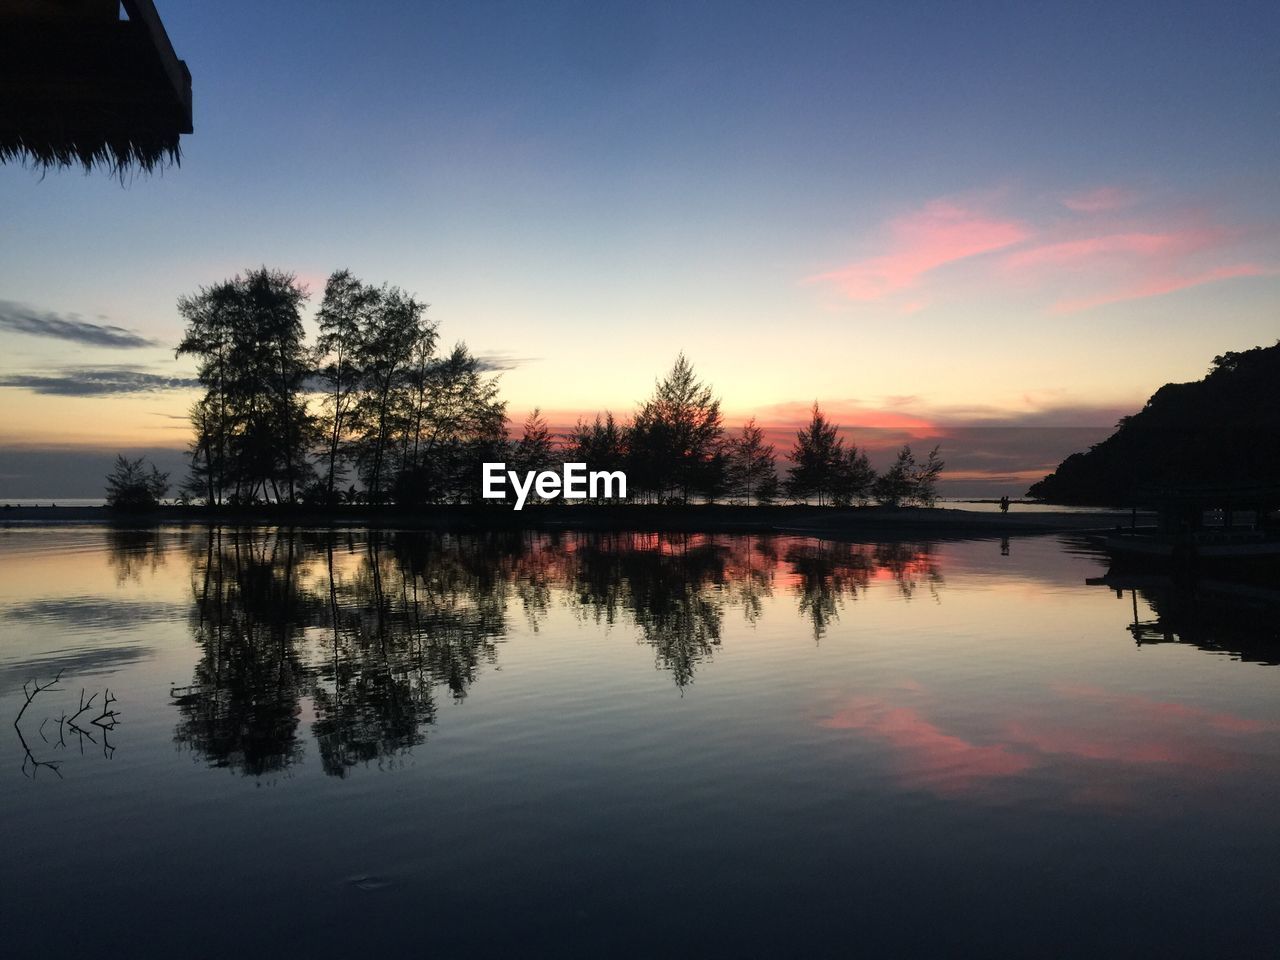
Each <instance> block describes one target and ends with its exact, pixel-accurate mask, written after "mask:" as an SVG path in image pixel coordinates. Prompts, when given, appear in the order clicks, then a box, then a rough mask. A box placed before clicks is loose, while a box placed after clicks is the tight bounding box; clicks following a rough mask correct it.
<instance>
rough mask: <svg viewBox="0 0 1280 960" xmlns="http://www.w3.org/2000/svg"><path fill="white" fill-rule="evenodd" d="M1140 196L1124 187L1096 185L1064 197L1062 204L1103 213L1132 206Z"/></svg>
mask: <svg viewBox="0 0 1280 960" xmlns="http://www.w3.org/2000/svg"><path fill="white" fill-rule="evenodd" d="M1137 199H1138V196H1137V194H1136V193H1134V192H1133V191H1132V190H1127V189H1125V188H1124V187H1114V186H1106V187H1094V188H1092V189H1090V190H1082V191H1080V192H1079V193H1073V194H1071V195H1070V196H1066V197H1063V198H1062V205H1063V206H1064V207H1066V208H1067V209H1068V210H1074V211H1076V212H1077V213H1103V212H1106V211H1108V210H1119V209H1121V208H1123V207H1128V206H1132V205H1133V204H1134V203H1135V202H1137Z"/></svg>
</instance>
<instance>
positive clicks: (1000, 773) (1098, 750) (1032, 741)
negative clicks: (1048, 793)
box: [819, 681, 1274, 808]
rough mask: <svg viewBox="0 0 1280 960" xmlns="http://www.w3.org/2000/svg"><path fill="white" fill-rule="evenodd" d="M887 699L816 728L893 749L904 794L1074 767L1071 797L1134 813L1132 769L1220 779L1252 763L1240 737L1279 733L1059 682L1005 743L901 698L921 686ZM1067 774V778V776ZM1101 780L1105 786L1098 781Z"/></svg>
mask: <svg viewBox="0 0 1280 960" xmlns="http://www.w3.org/2000/svg"><path fill="white" fill-rule="evenodd" d="M895 687H896V692H895V693H891V694H888V695H885V696H880V697H877V696H858V697H854V698H852V699H850V700H847V701H845V702H844V703H843V705H841V706H840V707H839V708H838V709H837V710H835V711H834V712H833V713H832V714H830V715H829V716H827V717H825V718H823V719H822V720H820V721H819V725H820V726H821V727H824V728H826V729H829V730H846V731H856V732H858V733H861V734H863V735H865V736H866V737H868V738H870V739H873V740H876V741H878V742H881V743H884V744H887V745H888V746H889V747H890V748H892V750H893V753H894V762H895V768H896V774H897V776H898V778H899V780H900V782H901V786H902V787H904V788H905V789H921V790H928V791H930V792H933V793H937V794H940V795H954V794H963V793H969V792H972V791H974V790H975V788H978V787H980V786H983V785H987V786H990V785H992V784H995V783H997V782H999V781H1001V780H1006V779H1009V778H1015V777H1018V776H1020V775H1022V774H1025V773H1027V772H1029V771H1032V770H1037V769H1040V770H1043V769H1046V768H1048V767H1049V766H1050V765H1055V764H1056V765H1059V766H1061V765H1063V764H1070V765H1072V767H1073V769H1072V770H1071V771H1069V772H1070V774H1071V778H1072V779H1073V781H1075V782H1074V783H1073V784H1072V786H1071V787H1070V788H1069V791H1068V794H1067V797H1066V798H1067V799H1068V800H1070V801H1072V802H1074V803H1081V804H1087V805H1090V806H1106V807H1116V808H1119V807H1124V806H1131V805H1132V804H1133V803H1134V802H1135V800H1136V794H1135V793H1134V791H1132V790H1131V789H1130V788H1129V786H1127V785H1126V784H1125V783H1124V782H1123V781H1122V779H1120V778H1121V777H1122V776H1123V774H1124V773H1125V772H1126V769H1129V770H1132V769H1134V768H1142V769H1143V770H1144V773H1146V774H1149V773H1150V772H1151V770H1150V768H1151V767H1153V766H1156V767H1158V766H1167V767H1169V768H1170V769H1176V770H1179V771H1185V770H1188V769H1190V770H1198V771H1203V772H1223V771H1227V770H1234V769H1240V768H1243V767H1245V766H1247V765H1248V760H1249V757H1250V754H1249V753H1248V752H1247V750H1246V749H1245V746H1244V745H1242V744H1241V743H1240V740H1241V739H1242V738H1247V737H1250V736H1252V735H1256V734H1261V733H1267V732H1271V731H1272V730H1273V729H1274V727H1273V726H1270V725H1267V724H1264V723H1262V722H1260V721H1256V720H1253V719H1250V718H1248V717H1244V716H1240V715H1238V714H1234V713H1226V712H1221V711H1213V710H1207V709H1204V708H1201V707H1196V706H1191V705H1188V704H1183V703H1177V702H1173V701H1162V700H1155V699H1152V698H1149V697H1144V696H1140V695H1136V694H1127V693H1115V692H1111V691H1107V690H1105V689H1103V688H1101V687H1094V686H1077V685H1058V686H1055V687H1054V688H1053V692H1054V693H1055V694H1057V697H1056V698H1055V699H1053V700H1051V701H1048V702H1046V703H1044V704H1043V705H1041V706H1040V707H1038V708H1033V709H1031V710H1024V711H1022V713H1021V715H1019V716H1014V717H1012V718H1011V719H1009V720H1008V721H1007V722H1006V723H1005V725H1004V727H1003V729H1002V730H1001V732H1000V734H999V736H998V738H997V739H998V742H995V743H979V742H976V741H973V740H970V739H968V738H966V737H965V736H964V735H962V734H961V733H959V732H956V731H954V730H948V729H946V728H944V727H943V726H941V725H939V724H937V723H934V722H933V721H931V720H929V719H928V718H927V716H926V715H925V710H924V709H922V708H921V707H919V706H910V705H904V704H902V703H900V702H897V701H900V700H901V699H902V698H903V697H913V698H918V697H920V696H925V695H926V693H925V691H924V688H922V687H920V686H919V684H917V683H915V682H914V681H912V682H904V683H899V684H896V685H895ZM1066 772H1068V771H1064V773H1066ZM1099 773H1104V774H1105V777H1106V779H1102V780H1094V779H1092V778H1093V777H1095V776H1097V775H1098V774H1099Z"/></svg>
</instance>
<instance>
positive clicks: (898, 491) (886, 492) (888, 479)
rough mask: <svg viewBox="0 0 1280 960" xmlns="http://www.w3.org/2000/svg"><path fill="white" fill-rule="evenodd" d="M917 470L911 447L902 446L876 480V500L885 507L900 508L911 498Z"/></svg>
mask: <svg viewBox="0 0 1280 960" xmlns="http://www.w3.org/2000/svg"><path fill="white" fill-rule="evenodd" d="M917 469H918V468H917V466H916V458H915V457H914V456H913V455H912V453H911V447H909V446H906V445H904V446H903V447H902V449H901V450H899V451H898V456H897V458H896V459H895V460H894V461H893V465H892V466H890V467H889V469H888V470H886V471H885V472H884V473H882V474H881V475H880V476H879V477H878V478H877V479H876V482H875V488H874V491H873V492H874V494H875V498H876V500H878V501H879V502H880V503H882V504H884V505H885V506H887V507H900V506H902V504H903V503H905V502H906V501H907V500H909V499H910V498H911V494H912V491H913V488H914V478H915V475H916V471H917Z"/></svg>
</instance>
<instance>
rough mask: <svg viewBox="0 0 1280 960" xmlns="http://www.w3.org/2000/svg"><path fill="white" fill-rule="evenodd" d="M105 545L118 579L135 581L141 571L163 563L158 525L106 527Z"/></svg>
mask: <svg viewBox="0 0 1280 960" xmlns="http://www.w3.org/2000/svg"><path fill="white" fill-rule="evenodd" d="M107 548H108V549H107V560H108V562H109V563H110V564H111V566H112V568H113V569H114V570H115V573H116V582H117V583H127V582H128V581H130V580H132V581H133V582H135V583H138V582H140V581H141V580H142V574H143V573H151V574H154V573H155V572H156V571H157V570H159V569H160V567H162V566H163V565H164V561H165V550H166V543H165V540H164V534H163V533H162V532H161V530H160V528H158V527H141V528H138V529H133V530H131V529H128V528H125V527H108V528H107Z"/></svg>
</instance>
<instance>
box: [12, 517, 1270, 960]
mask: <svg viewBox="0 0 1280 960" xmlns="http://www.w3.org/2000/svg"><path fill="white" fill-rule="evenodd" d="M1105 571H1106V564H1105V562H1104V561H1103V559H1102V558H1099V557H1097V556H1096V555H1093V554H1091V553H1090V552H1089V551H1088V550H1087V549H1085V548H1084V547H1082V546H1081V545H1079V544H1075V543H1072V542H1070V541H1065V540H1057V539H1053V538H1026V539H1015V540H1013V541H1012V542H1005V543H1004V544H1001V542H1000V541H998V540H987V541H971V542H954V543H934V544H930V543H892V544H846V543H829V542H822V541H817V540H811V539H796V538H785V537H772V538H771V537H731V536H719V537H699V536H693V537H690V536H656V535H575V534H564V535H561V536H549V535H532V534H529V535H522V536H500V537H457V536H440V535H435V534H424V533H421V532H414V533H395V532H381V533H370V532H366V531H352V532H345V531H344V532H339V533H336V534H334V533H332V532H328V531H292V532H287V531H278V530H272V529H263V528H250V529H239V530H236V529H230V528H225V529H215V530H212V531H209V530H205V529H203V528H191V529H178V528H173V529H161V530H154V529H153V530H116V529H95V528H63V529H46V530H20V529H10V530H4V531H0V638H2V639H0V713H2V714H3V716H4V717H5V719H6V724H5V725H4V728H3V729H4V730H6V731H7V733H5V734H3V735H2V736H0V782H2V783H3V789H0V823H2V824H3V825H4V827H3V830H4V842H5V856H4V858H3V860H0V889H2V890H3V913H4V915H5V916H6V919H11V920H12V919H14V918H19V922H7V923H6V924H5V932H4V934H3V936H4V943H5V948H4V950H5V953H6V954H7V955H10V956H26V955H32V954H35V953H37V952H39V953H41V954H44V955H48V954H57V955H71V954H73V953H82V952H83V953H88V952H92V953H93V955H101V954H107V955H114V956H121V957H137V956H159V955H167V956H183V957H187V956H228V955H239V956H267V955H304V954H305V955H310V956H366V955H367V956H378V955H381V954H383V953H384V952H386V951H391V950H395V951H399V952H401V953H406V952H407V953H408V955H413V956H419V955H422V956H425V955H442V956H471V957H475V956H486V955H508V956H509V955H538V954H548V953H556V954H558V955H581V956H626V955H645V956H658V955H663V956H674V955H679V956H771V955H807V956H847V955H853V954H857V953H870V954H885V953H892V954H894V955H912V954H914V955H921V956H937V955H939V954H942V953H957V952H964V953H968V954H970V955H1026V956H1044V955H1065V954H1088V953H1106V954H1111V955H1115V954H1121V955H1159V956H1172V955H1185V956H1196V955H1199V956H1204V955H1215V956H1224V955H1253V956H1260V955H1273V954H1274V952H1275V949H1276V939H1275V938H1276V935H1277V933H1280V922H1278V921H1277V920H1276V918H1275V917H1276V914H1275V910H1274V904H1275V902H1276V895H1277V893H1280V885H1278V884H1277V880H1276V877H1277V871H1276V868H1275V864H1276V863H1277V862H1280V860H1278V857H1277V855H1278V854H1280V802H1278V801H1280V790H1278V787H1280V697H1278V696H1277V694H1278V693H1280V672H1278V671H1277V668H1276V662H1277V660H1278V659H1280V657H1277V653H1278V652H1280V647H1278V646H1277V642H1276V636H1275V634H1276V618H1275V610H1274V607H1273V606H1271V605H1270V599H1269V597H1270V594H1269V592H1268V591H1267V590H1265V589H1264V590H1259V589H1255V588H1249V589H1247V590H1243V591H1242V590H1240V589H1234V588H1232V586H1231V585H1221V584H1218V585H1215V584H1208V585H1201V586H1197V587H1196V588H1195V590H1194V591H1191V590H1189V589H1186V588H1179V589H1173V588H1171V587H1169V586H1167V585H1164V584H1162V583H1160V582H1159V581H1144V582H1143V583H1142V584H1139V586H1141V587H1142V589H1138V590H1124V589H1122V590H1121V591H1120V593H1119V594H1117V592H1116V591H1115V590H1113V589H1110V588H1109V587H1108V586H1106V585H1096V584H1095V585H1087V584H1086V583H1085V580H1086V579H1087V578H1092V577H1098V576H1100V575H1102V574H1103V573H1104V572H1105ZM1113 583H1114V581H1113ZM1119 585H1120V586H1121V587H1123V586H1124V584H1123V583H1120V584H1119ZM59 674H60V679H59V682H58V684H57V686H56V687H53V688H50V689H46V690H43V691H42V692H40V693H38V694H36V695H35V696H34V698H33V699H32V700H31V702H30V703H29V704H25V698H24V693H23V684H24V683H27V684H28V686H27V688H26V689H27V690H28V691H30V690H31V689H32V687H31V686H30V683H31V682H32V681H35V682H39V683H41V684H45V683H48V682H50V681H52V680H53V678H54V677H55V676H59ZM109 698H113V699H109ZM86 702H87V703H88V705H87V707H86V708H85V709H84V710H83V711H82V710H81V707H82V704H85V703H86ZM24 704H25V709H24ZM104 705H105V706H104ZM111 711H116V712H118V716H113V715H112V713H111ZM77 714H78V715H77ZM14 718H18V723H17V725H16V726H12V727H11V726H10V725H9V721H12V720H13V719H14ZM95 720H97V721H98V722H97V723H95V722H94V721H95Z"/></svg>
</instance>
